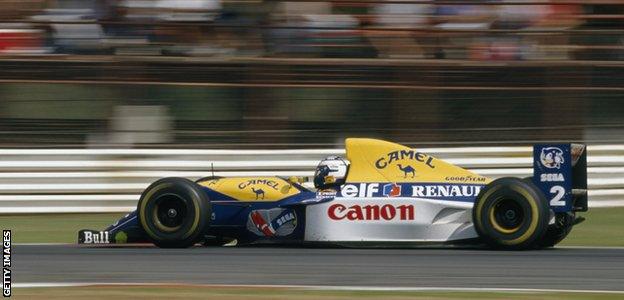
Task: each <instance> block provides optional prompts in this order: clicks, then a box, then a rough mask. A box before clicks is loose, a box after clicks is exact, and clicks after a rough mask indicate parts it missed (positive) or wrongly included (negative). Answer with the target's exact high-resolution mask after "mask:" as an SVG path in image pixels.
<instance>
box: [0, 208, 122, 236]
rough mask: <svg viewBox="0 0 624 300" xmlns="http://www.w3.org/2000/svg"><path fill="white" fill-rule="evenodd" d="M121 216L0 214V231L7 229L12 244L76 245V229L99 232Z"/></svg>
mask: <svg viewBox="0 0 624 300" xmlns="http://www.w3.org/2000/svg"><path fill="white" fill-rule="evenodd" d="M123 215H124V214H119V213H117V214H42V215H41V214H37V215H10V216H2V215H0V228H2V229H11V230H12V232H11V235H12V241H13V242H14V243H77V242H78V230H80V229H95V230H101V229H104V228H106V227H108V225H110V224H113V223H114V222H115V221H117V220H118V219H119V218H121V217H122V216H123Z"/></svg>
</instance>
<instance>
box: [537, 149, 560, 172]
mask: <svg viewBox="0 0 624 300" xmlns="http://www.w3.org/2000/svg"><path fill="white" fill-rule="evenodd" d="M540 161H541V163H542V165H543V166H544V167H546V168H549V169H559V168H561V164H563V163H564V159H563V151H562V150H561V149H559V148H557V147H546V148H543V149H542V153H541V154H540Z"/></svg>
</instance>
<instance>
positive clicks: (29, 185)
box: [0, 145, 624, 214]
mask: <svg viewBox="0 0 624 300" xmlns="http://www.w3.org/2000/svg"><path fill="white" fill-rule="evenodd" d="M419 150H420V151H422V152H425V153H429V154H431V155H433V156H436V157H438V158H440V159H445V160H447V161H449V162H451V163H454V164H458V165H460V166H462V167H465V168H468V169H471V170H473V171H475V172H476V173H478V174H481V175H485V176H490V177H494V178H496V177H503V176H516V177H524V176H529V175H531V173H532V168H531V163H532V160H531V151H532V149H531V147H456V148H426V149H419ZM328 155H344V150H342V149H322V150H319V149H306V150H200V149H0V214H2V213H4V214H13V213H72V212H125V211H131V210H133V209H134V208H135V206H136V202H137V201H138V198H139V195H140V193H141V191H142V190H143V189H144V188H145V187H147V186H148V185H149V184H150V183H151V182H153V181H154V180H156V179H158V178H161V177H168V176H178V177H187V178H190V179H197V178H199V177H203V176H210V175H212V174H213V171H214V175H217V176H253V175H278V176H312V174H313V172H314V167H315V166H316V164H317V163H318V161H319V160H321V159H322V158H323V157H325V156H328ZM588 164H589V167H588V175H589V179H588V181H589V182H588V183H589V199H590V201H589V205H590V207H601V206H602V207H604V206H624V145H592V146H589V147H588Z"/></svg>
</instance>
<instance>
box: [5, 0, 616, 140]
mask: <svg viewBox="0 0 624 300" xmlns="http://www.w3.org/2000/svg"><path fill="white" fill-rule="evenodd" d="M0 70H1V71H0V146H1V147H2V148H22V147H28V148H37V147H64V148H85V147H86V148H98V147H114V148H115V147H121V148H154V147H155V148H159V147H166V148H212V149H214V148H228V149H241V148H254V149H258V148H329V147H331V148H336V147H339V146H340V144H342V138H344V137H347V136H367V137H380V138H384V139H388V140H393V141H396V142H400V143H405V144H410V145H413V146H418V145H421V146H430V145H483V144H522V145H526V144H529V143H531V142H535V141H546V140H548V141H571V140H572V141H583V142H587V143H590V144H591V143H594V144H595V143H619V142H622V140H623V139H624V138H623V135H622V133H623V129H624V102H622V101H621V99H622V96H623V95H624V84H623V83H624V1H619V0H584V1H578V0H561V1H560V0H480V1H477V0H442V1H437V0H429V1H428V0H414V1H411V0H405V1H394V0H388V1H383V0H359V1H251V0H250V1H246V0H240V1H229V0H0Z"/></svg>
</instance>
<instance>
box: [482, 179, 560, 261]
mask: <svg viewBox="0 0 624 300" xmlns="http://www.w3.org/2000/svg"><path fill="white" fill-rule="evenodd" d="M549 214H550V213H549V207H548V202H547V200H546V198H545V197H544V195H543V194H542V192H541V191H540V190H539V189H538V188H537V187H536V186H535V185H534V184H532V183H530V182H526V181H523V180H522V179H520V178H512V177H506V178H500V179H497V180H494V181H492V182H491V183H489V184H488V185H487V186H486V187H485V188H483V189H482V190H481V192H480V193H479V195H478V196H477V199H476V201H475V205H474V208H473V210H472V218H473V222H474V226H475V229H476V231H477V233H478V234H479V236H480V237H481V238H483V240H484V241H485V242H486V243H487V244H488V245H490V246H492V247H494V248H502V249H509V250H520V249H528V248H533V247H536V246H537V245H536V241H539V240H541V238H542V237H543V236H544V234H545V233H546V229H547V228H548V218H549Z"/></svg>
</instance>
